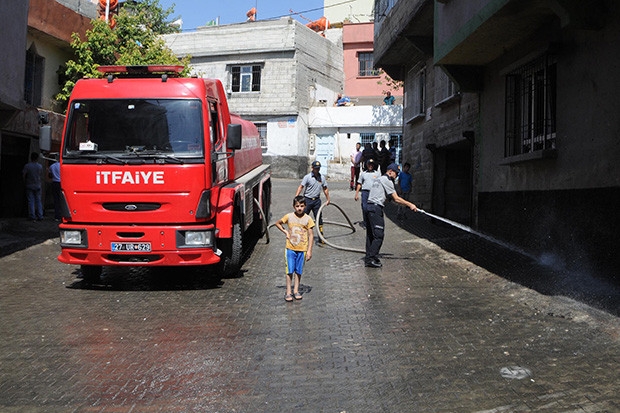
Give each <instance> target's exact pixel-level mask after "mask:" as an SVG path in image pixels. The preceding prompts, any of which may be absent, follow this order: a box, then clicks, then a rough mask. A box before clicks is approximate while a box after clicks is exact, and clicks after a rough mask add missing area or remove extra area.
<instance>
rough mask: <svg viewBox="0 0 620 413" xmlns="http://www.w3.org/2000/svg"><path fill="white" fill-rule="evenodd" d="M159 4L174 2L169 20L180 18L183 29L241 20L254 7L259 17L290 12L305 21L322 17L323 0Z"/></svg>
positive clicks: (208, 0) (196, 0)
mask: <svg viewBox="0 0 620 413" xmlns="http://www.w3.org/2000/svg"><path fill="white" fill-rule="evenodd" d="M159 4H160V5H161V6H162V8H163V9H167V8H169V7H171V6H172V5H173V4H174V13H172V14H170V16H169V19H176V18H178V17H181V19H183V31H191V30H193V29H195V28H197V27H198V26H205V25H206V24H207V23H208V22H209V21H211V20H215V19H217V18H219V22H220V24H231V23H242V22H244V21H246V20H247V17H246V13H247V12H248V10H250V9H251V8H252V7H255V8H256V10H257V13H256V20H265V19H273V18H278V17H282V16H289V15H291V16H292V17H293V18H295V19H296V20H298V21H300V22H301V23H303V24H306V23H308V22H309V21H313V20H317V19H319V18H321V17H322V16H323V0H285V1H283V0H159ZM291 10H292V12H291ZM300 15H301V16H300Z"/></svg>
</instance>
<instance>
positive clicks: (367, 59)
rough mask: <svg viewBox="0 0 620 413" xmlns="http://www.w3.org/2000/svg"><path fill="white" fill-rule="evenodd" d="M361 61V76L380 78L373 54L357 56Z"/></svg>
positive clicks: (359, 54)
mask: <svg viewBox="0 0 620 413" xmlns="http://www.w3.org/2000/svg"><path fill="white" fill-rule="evenodd" d="M357 60H358V61H359V76H379V71H378V70H375V68H374V65H375V63H374V57H373V54H372V52H365V53H364V52H360V53H358V55H357Z"/></svg>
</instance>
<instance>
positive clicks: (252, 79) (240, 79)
mask: <svg viewBox="0 0 620 413" xmlns="http://www.w3.org/2000/svg"><path fill="white" fill-rule="evenodd" d="M261 70H262V67H261V66H260V65H253V66H232V67H231V69H230V72H231V75H232V88H231V89H232V91H233V92H260V79H261Z"/></svg>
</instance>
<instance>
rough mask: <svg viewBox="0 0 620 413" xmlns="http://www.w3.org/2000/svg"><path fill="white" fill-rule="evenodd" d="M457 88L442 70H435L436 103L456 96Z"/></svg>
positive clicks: (438, 68)
mask: <svg viewBox="0 0 620 413" xmlns="http://www.w3.org/2000/svg"><path fill="white" fill-rule="evenodd" d="M456 93H457V88H456V85H455V84H454V82H453V81H452V80H451V79H450V77H448V75H447V74H446V72H444V71H443V69H442V68H440V67H436V68H435V103H439V102H442V101H444V100H447V99H449V98H451V97H452V96H454V95H456Z"/></svg>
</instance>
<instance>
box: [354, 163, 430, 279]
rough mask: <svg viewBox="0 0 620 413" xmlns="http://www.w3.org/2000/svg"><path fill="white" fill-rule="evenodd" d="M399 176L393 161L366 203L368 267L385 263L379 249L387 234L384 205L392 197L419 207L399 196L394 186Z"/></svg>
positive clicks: (402, 202) (405, 203)
mask: <svg viewBox="0 0 620 413" xmlns="http://www.w3.org/2000/svg"><path fill="white" fill-rule="evenodd" d="M397 176H398V165H396V164H395V163H392V164H390V165H388V167H387V172H386V173H385V175H382V176H381V177H380V178H379V179H375V181H374V183H373V185H372V188H370V193H369V194H368V203H367V205H366V212H365V214H366V216H365V219H364V220H365V221H366V223H367V224H366V256H365V257H364V263H365V265H366V267H372V268H380V267H382V266H383V265H382V264H381V261H379V251H380V250H381V245H383V238H384V236H385V219H384V217H383V207H384V206H385V202H386V201H387V200H389V199H390V198H391V199H393V200H394V202H396V203H398V204H401V205H404V206H406V207H408V208H409V209H411V210H412V211H417V210H418V208H417V207H416V206H415V205H414V204H412V203H411V202H409V201H406V200H404V199H403V198H401V197H399V196H398V194H397V193H396V189H395V188H394V180H395V179H396V177H397Z"/></svg>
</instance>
